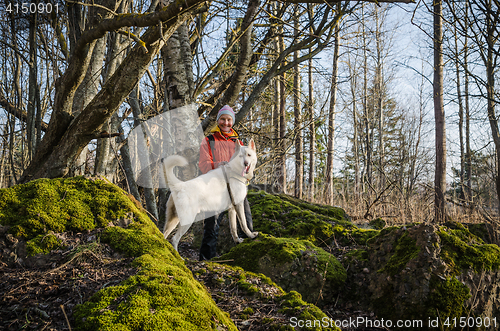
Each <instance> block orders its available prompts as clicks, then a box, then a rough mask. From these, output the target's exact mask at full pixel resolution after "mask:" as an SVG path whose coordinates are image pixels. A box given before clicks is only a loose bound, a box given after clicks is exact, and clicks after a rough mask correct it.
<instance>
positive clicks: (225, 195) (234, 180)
mask: <svg viewBox="0 0 500 331" xmlns="http://www.w3.org/2000/svg"><path fill="white" fill-rule="evenodd" d="M255 149H256V148H255V143H254V141H253V139H252V140H250V143H249V144H248V146H240V144H239V143H236V150H235V152H234V154H233V156H232V158H231V160H230V161H229V162H228V163H226V164H225V165H222V166H220V167H218V168H217V169H214V170H211V171H209V172H207V173H206V174H204V175H201V176H198V177H196V178H194V179H191V180H188V181H185V182H183V181H181V180H179V179H178V178H177V177H176V176H175V174H174V171H173V169H174V167H175V166H186V165H187V164H188V162H187V160H186V159H185V158H184V157H182V156H179V155H172V156H169V157H168V158H167V159H166V160H165V163H164V167H165V168H164V169H165V173H166V177H167V181H168V184H169V186H170V191H171V195H170V197H169V199H168V202H167V212H166V214H167V215H166V221H165V227H164V228H163V236H164V237H165V239H166V238H167V237H168V235H169V234H170V233H171V232H172V230H173V229H174V228H175V227H176V226H177V225H178V224H180V225H179V228H178V229H177V232H176V233H175V235H174V236H173V238H172V245H173V246H174V249H175V250H177V245H178V244H179V241H180V239H181V237H182V236H183V235H184V233H186V231H187V230H189V228H190V227H191V224H192V223H193V222H195V218H196V215H197V214H198V213H199V212H215V213H220V212H223V211H224V210H227V209H229V213H228V214H229V224H230V228H231V235H232V237H233V240H234V241H235V242H236V243H241V242H242V241H243V239H241V238H239V237H238V232H237V225H236V214H238V218H239V220H240V225H241V228H242V230H243V231H244V232H245V234H246V235H247V236H248V237H249V238H255V237H256V236H257V235H258V232H251V231H250V230H249V229H248V226H247V222H246V218H245V213H244V210H243V200H244V199H245V197H246V195H247V183H248V181H249V180H250V179H251V178H252V177H253V171H254V169H255V165H256V163H257V154H256V151H255ZM228 183H229V185H228Z"/></svg>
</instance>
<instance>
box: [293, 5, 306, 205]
mask: <svg viewBox="0 0 500 331" xmlns="http://www.w3.org/2000/svg"><path fill="white" fill-rule="evenodd" d="M294 11H295V12H294V33H295V37H298V35H299V18H298V15H299V14H298V6H297V5H296V6H295V8H294ZM298 58H299V51H298V50H297V51H295V52H294V53H293V60H294V61H297V59H298ZM300 92H301V91H300V71H299V65H298V64H296V65H295V67H294V71H293V114H294V119H295V122H294V131H295V191H294V194H295V197H296V198H299V199H302V187H303V183H304V157H303V152H304V146H303V145H304V143H303V140H302V128H301V126H302V114H301V106H300Z"/></svg>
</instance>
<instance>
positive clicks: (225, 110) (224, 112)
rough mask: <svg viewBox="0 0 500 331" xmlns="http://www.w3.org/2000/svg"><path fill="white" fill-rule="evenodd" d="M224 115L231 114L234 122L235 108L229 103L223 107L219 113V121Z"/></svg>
mask: <svg viewBox="0 0 500 331" xmlns="http://www.w3.org/2000/svg"><path fill="white" fill-rule="evenodd" d="M222 115H229V116H231V118H232V119H233V123H234V110H233V108H231V107H229V106H228V105H225V106H224V107H222V108H221V109H220V110H219V113H217V121H218V120H219V118H220V117H221V116H222Z"/></svg>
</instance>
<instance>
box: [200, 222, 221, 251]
mask: <svg viewBox="0 0 500 331" xmlns="http://www.w3.org/2000/svg"><path fill="white" fill-rule="evenodd" d="M223 215H224V214H223V213H221V214H219V215H216V216H212V217H209V218H206V219H205V220H204V221H203V222H204V225H203V240H202V241H201V247H200V261H203V260H210V259H211V258H213V257H215V256H216V255H217V238H218V237H219V224H220V221H221V219H222V216H223Z"/></svg>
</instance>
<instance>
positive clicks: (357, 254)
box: [344, 249, 368, 261]
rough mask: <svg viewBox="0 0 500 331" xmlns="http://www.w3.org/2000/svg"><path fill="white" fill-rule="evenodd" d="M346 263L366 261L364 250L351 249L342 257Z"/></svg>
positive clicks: (366, 256)
mask: <svg viewBox="0 0 500 331" xmlns="http://www.w3.org/2000/svg"><path fill="white" fill-rule="evenodd" d="M344 258H345V259H346V260H347V261H353V260H355V261H368V252H367V251H366V250H364V249H353V250H351V251H349V252H347V253H346V254H345V255H344Z"/></svg>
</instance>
